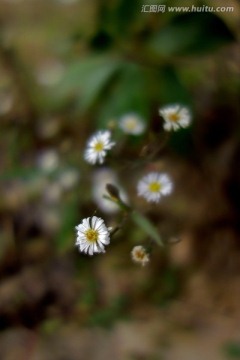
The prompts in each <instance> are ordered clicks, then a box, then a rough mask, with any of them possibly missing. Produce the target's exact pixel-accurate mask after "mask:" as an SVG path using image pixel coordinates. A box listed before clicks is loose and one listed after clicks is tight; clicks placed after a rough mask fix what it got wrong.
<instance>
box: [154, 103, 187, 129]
mask: <svg viewBox="0 0 240 360" xmlns="http://www.w3.org/2000/svg"><path fill="white" fill-rule="evenodd" d="M159 114H160V115H161V116H162V117H163V119H164V121H165V123H164V125H163V128H164V129H165V130H166V131H171V130H174V131H176V130H178V129H180V128H181V127H182V128H185V127H187V126H188V125H189V124H190V123H191V120H192V119H191V113H190V111H189V109H188V108H186V107H183V106H181V105H168V106H165V107H163V108H161V109H159Z"/></svg>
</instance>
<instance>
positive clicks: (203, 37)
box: [150, 12, 235, 56]
mask: <svg viewBox="0 0 240 360" xmlns="http://www.w3.org/2000/svg"><path fill="white" fill-rule="evenodd" d="M234 40H235V39H234V35H233V33H232V32H231V31H230V29H229V28H228V27H227V25H226V24H225V23H224V21H223V20H222V19H220V18H219V17H218V16H216V15H214V14H213V13H207V12H205V13H187V14H183V15H178V16H176V17H174V18H172V19H171V20H170V22H169V23H168V24H167V25H166V26H165V27H163V28H162V29H161V30H160V31H159V32H158V33H156V34H155V35H154V36H153V38H152V39H151V42H150V48H152V49H153V50H154V51H155V52H156V53H157V54H161V55H164V56H170V55H195V54H204V53H208V52H212V51H214V50H216V49H218V48H219V47H220V46H222V45H225V44H228V43H230V42H232V41H234Z"/></svg>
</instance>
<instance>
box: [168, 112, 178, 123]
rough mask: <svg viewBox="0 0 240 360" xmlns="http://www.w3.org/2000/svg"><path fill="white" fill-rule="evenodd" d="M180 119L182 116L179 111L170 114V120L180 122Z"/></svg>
mask: <svg viewBox="0 0 240 360" xmlns="http://www.w3.org/2000/svg"><path fill="white" fill-rule="evenodd" d="M179 119H180V116H179V114H178V113H172V114H170V115H169V120H170V121H172V122H178V121H179Z"/></svg>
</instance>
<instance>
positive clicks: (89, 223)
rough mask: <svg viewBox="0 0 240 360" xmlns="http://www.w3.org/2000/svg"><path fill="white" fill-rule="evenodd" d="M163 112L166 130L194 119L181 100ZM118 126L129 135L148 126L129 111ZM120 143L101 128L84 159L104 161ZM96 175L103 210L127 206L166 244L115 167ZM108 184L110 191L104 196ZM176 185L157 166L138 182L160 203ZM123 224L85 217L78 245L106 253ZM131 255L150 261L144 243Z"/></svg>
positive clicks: (129, 212)
mask: <svg viewBox="0 0 240 360" xmlns="http://www.w3.org/2000/svg"><path fill="white" fill-rule="evenodd" d="M159 115H160V116H161V117H162V119H163V130H165V131H166V132H170V131H177V130H179V129H181V128H186V127H187V126H189V125H190V123H191V114H190V111H189V109H188V108H186V107H183V106H181V105H179V104H174V105H168V106H164V107H162V108H160V109H159ZM118 127H119V129H120V130H121V131H122V132H124V133H125V134H126V135H131V136H140V135H142V134H143V133H144V132H145V130H146V122H145V121H144V119H143V118H142V117H141V116H139V115H138V114H136V113H129V114H126V115H124V116H122V117H120V118H119V121H118ZM116 145H117V144H116V142H115V141H113V140H112V133H111V132H110V131H109V130H99V131H97V132H96V133H94V134H93V135H92V136H91V137H90V139H89V140H88V141H87V145H86V149H85V152H84V159H85V161H87V162H88V163H90V164H91V165H95V164H103V163H104V162H105V160H106V156H107V155H108V153H109V152H110V151H111V150H112V148H113V147H114V146H116ZM93 179H94V191H93V198H94V200H95V201H96V202H97V203H98V206H99V208H100V209H101V210H102V211H103V212H106V213H114V212H116V211H118V210H123V212H124V214H125V215H126V214H127V216H130V215H131V217H132V220H133V221H135V223H136V224H137V225H138V226H141V227H142V229H145V231H146V229H147V231H146V233H148V235H150V236H151V237H152V238H153V239H155V240H156V242H157V243H158V244H160V245H162V243H161V239H160V238H159V234H158V232H157V231H156V229H155V227H154V226H153V224H151V222H150V221H149V220H148V219H147V218H146V217H144V216H143V215H141V214H140V213H139V212H137V211H136V210H134V209H133V208H132V207H131V206H129V201H128V197H127V195H126V193H125V192H124V190H123V189H122V188H121V186H120V185H119V181H118V179H117V176H116V174H115V173H114V172H113V171H112V170H111V168H108V167H104V168H102V169H98V170H96V172H95V175H94V177H93ZM113 183H114V184H115V185H113ZM116 185H117V186H116ZM106 188H107V191H108V194H109V195H105V196H102V195H103V194H102V193H103V191H104V189H106ZM173 188H174V186H173V182H172V179H171V177H170V176H169V175H168V174H167V173H165V172H160V171H157V170H156V171H150V172H148V173H147V174H145V175H143V176H142V178H140V179H139V181H138V182H137V183H136V194H137V195H138V196H139V197H142V198H143V199H144V200H145V201H147V202H149V203H155V204H157V203H159V202H160V201H161V199H162V198H163V197H165V196H167V195H170V194H171V193H172V191H173ZM109 200H110V201H109ZM120 227H121V226H117V227H116V228H115V229H111V228H109V227H107V226H106V225H105V223H104V220H103V219H102V218H100V217H97V216H92V217H88V218H85V219H83V220H82V222H81V223H80V224H79V225H77V226H76V230H77V239H76V245H77V246H78V248H79V251H80V252H82V253H85V254H88V255H93V254H95V253H105V246H107V245H109V243H110V236H113V235H114V233H115V232H116V231H117V230H118V229H119V228H120ZM131 257H132V260H133V261H134V262H135V263H139V264H141V265H142V266H145V265H146V264H147V263H148V262H149V261H150V255H149V252H148V251H147V250H146V248H145V247H144V246H142V245H137V246H134V248H133V249H132V251H131Z"/></svg>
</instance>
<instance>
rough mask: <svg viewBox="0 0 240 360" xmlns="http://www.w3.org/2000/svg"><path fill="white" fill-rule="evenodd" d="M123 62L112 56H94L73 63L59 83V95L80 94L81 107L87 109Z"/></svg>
mask: <svg viewBox="0 0 240 360" xmlns="http://www.w3.org/2000/svg"><path fill="white" fill-rule="evenodd" d="M120 67H121V62H120V61H119V60H117V59H115V58H112V57H110V56H108V57H107V56H99V55H98V56H96V55H94V56H92V57H89V58H85V59H83V60H79V61H77V62H75V63H73V64H71V65H70V66H69V67H68V69H67V71H66V73H65V76H64V78H63V80H62V82H61V84H60V85H59V91H58V96H60V97H63V98H64V97H66V96H69V95H74V94H75V95H78V96H79V107H80V108H81V109H82V110H86V109H87V108H88V107H90V106H91V105H92V104H93V103H94V102H95V101H96V99H97V98H98V96H99V95H100V94H101V93H102V92H103V89H104V87H105V86H106V85H107V83H108V82H109V81H110V80H111V79H112V77H113V76H114V75H115V74H116V72H117V71H118V70H119V69H120Z"/></svg>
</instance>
